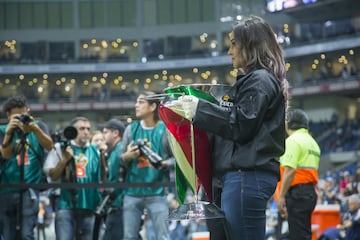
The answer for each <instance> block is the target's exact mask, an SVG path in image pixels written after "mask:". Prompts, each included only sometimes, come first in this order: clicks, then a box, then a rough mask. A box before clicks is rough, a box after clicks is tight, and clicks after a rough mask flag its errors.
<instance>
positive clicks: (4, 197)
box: [0, 189, 39, 240]
mask: <svg viewBox="0 0 360 240" xmlns="http://www.w3.org/2000/svg"><path fill="white" fill-rule="evenodd" d="M22 195H23V203H22V204H23V207H22V215H21V217H22V226H21V239H22V240H33V239H35V237H34V227H35V225H36V222H37V214H38V211H39V193H38V191H34V190H33V189H29V190H26V191H24V192H23V194H22ZM19 203H20V194H19V192H2V193H0V236H1V235H2V236H3V237H4V239H16V225H17V224H18V217H19V211H18V206H19Z"/></svg>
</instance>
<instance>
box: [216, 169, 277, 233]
mask: <svg viewBox="0 0 360 240" xmlns="http://www.w3.org/2000/svg"><path fill="white" fill-rule="evenodd" d="M277 182H278V178H277V176H276V175H275V174H273V173H269V172H265V171H259V170H254V171H237V172H229V173H227V174H225V175H224V176H223V191H222V194H221V208H222V210H223V211H224V213H225V219H226V222H227V225H228V231H229V235H230V236H231V240H237V239H242V240H254V239H264V237H265V226H266V215H265V210H266V206H267V202H268V200H269V199H270V197H271V196H272V195H273V193H274V191H275V188H276V185H277Z"/></svg>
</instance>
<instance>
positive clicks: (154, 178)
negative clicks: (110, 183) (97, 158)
mask: <svg viewBox="0 0 360 240" xmlns="http://www.w3.org/2000/svg"><path fill="white" fill-rule="evenodd" d="M151 95H153V93H151V92H144V93H142V94H140V95H139V96H138V98H137V101H136V104H135V113H136V117H138V118H140V120H139V121H135V122H133V123H131V124H130V125H129V126H128V127H127V128H126V129H125V132H124V136H123V147H122V151H121V155H120V161H121V162H120V164H121V165H122V166H123V167H125V168H126V176H125V182H131V183H135V182H136V183H156V182H169V170H170V167H172V166H173V164H174V159H173V157H172V153H171V150H170V147H169V144H168V141H167V136H166V127H165V124H164V123H163V122H162V121H161V120H160V119H159V117H158V114H157V110H158V106H159V103H160V101H159V99H155V98H152V96H151ZM144 139H145V140H146V141H145V142H146V144H145V146H146V147H148V148H150V149H151V151H153V152H155V154H157V155H159V156H161V157H162V159H161V161H158V163H159V164H154V162H152V161H149V157H150V156H147V155H146V154H145V153H144V151H142V147H143V146H144V144H142V140H144ZM139 140H140V144H139ZM166 194H167V191H166V188H165V187H157V188H152V187H142V188H128V189H126V190H124V202H123V204H124V205H123V209H124V220H125V221H124V239H125V240H129V239H137V236H138V233H139V229H140V223H141V216H142V214H143V211H144V208H146V209H147V210H148V213H149V214H150V217H151V220H152V223H153V226H154V230H155V235H156V239H170V236H169V229H168V224H167V222H166V221H165V220H166V218H167V217H168V214H169V206H168V203H167V199H166Z"/></svg>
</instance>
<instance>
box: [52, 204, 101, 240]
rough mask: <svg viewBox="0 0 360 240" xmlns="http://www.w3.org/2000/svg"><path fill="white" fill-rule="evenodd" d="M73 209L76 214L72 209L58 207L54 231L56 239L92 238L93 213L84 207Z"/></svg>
mask: <svg viewBox="0 0 360 240" xmlns="http://www.w3.org/2000/svg"><path fill="white" fill-rule="evenodd" d="M75 211H76V214H74V210H73V209H58V210H57V211H56V216H55V233H56V239H57V240H73V239H76V240H92V237H93V231H94V223H95V215H94V213H93V212H92V211H91V210H85V209H76V210H75ZM75 217H76V219H75ZM75 231H76V232H75ZM74 234H76V236H74Z"/></svg>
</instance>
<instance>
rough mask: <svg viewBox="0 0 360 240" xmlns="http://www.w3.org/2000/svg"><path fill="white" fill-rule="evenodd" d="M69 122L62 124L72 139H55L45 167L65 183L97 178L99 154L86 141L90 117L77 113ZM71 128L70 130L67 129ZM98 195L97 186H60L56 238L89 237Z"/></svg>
mask: <svg viewBox="0 0 360 240" xmlns="http://www.w3.org/2000/svg"><path fill="white" fill-rule="evenodd" d="M70 125H71V126H70V127H67V128H65V129H66V131H65V130H64V135H65V138H66V137H67V135H68V134H67V133H68V132H74V130H71V129H76V132H77V134H69V135H71V136H72V137H73V138H74V139H69V136H68V138H67V139H65V140H63V141H61V142H57V143H55V148H54V149H53V150H52V151H51V152H50V153H49V155H48V157H47V159H46V162H45V166H44V171H45V172H47V173H48V174H49V176H50V177H51V179H52V180H53V181H60V182H65V183H98V182H100V155H99V151H98V149H97V146H95V145H92V144H90V143H89V138H90V128H91V124H90V121H89V120H88V119H87V118H85V117H76V118H74V119H73V120H72V121H71V124H70ZM69 130H71V131H69ZM100 199H101V195H100V192H99V190H98V189H97V188H76V189H65V188H62V189H61V192H60V196H59V200H58V204H57V211H56V216H55V233H56V237H57V239H74V238H75V239H77V240H91V239H92V237H93V231H94V222H95V214H94V211H95V209H96V207H97V206H98V204H99V202H100Z"/></svg>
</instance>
